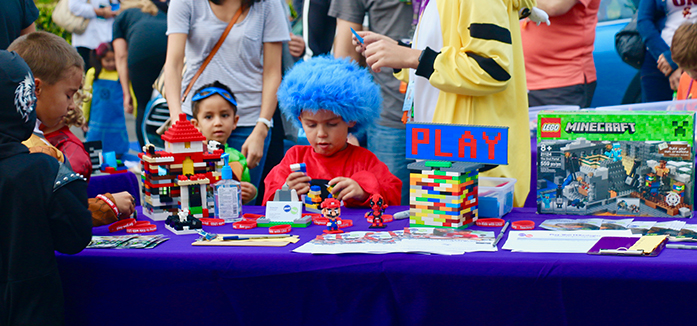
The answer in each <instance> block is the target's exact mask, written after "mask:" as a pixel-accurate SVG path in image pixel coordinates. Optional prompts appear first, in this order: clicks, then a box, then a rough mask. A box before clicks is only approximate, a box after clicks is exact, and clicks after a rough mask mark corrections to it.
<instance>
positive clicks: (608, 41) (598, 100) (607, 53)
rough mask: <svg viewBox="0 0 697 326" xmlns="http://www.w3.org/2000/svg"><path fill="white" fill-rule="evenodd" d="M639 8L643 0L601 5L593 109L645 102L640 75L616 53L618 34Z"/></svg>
mask: <svg viewBox="0 0 697 326" xmlns="http://www.w3.org/2000/svg"><path fill="white" fill-rule="evenodd" d="M638 5H639V0H601V1H600V9H599V10H598V25H597V27H596V28H595V44H594V46H595V47H594V49H593V60H594V61H595V70H596V75H597V77H598V85H597V87H596V89H595V94H594V95H593V101H592V102H591V107H600V106H609V105H619V104H629V103H639V102H641V84H640V80H639V71H638V70H637V69H634V68H633V67H631V66H630V65H628V64H626V63H624V62H623V61H622V59H620V56H619V55H618V54H617V51H615V34H616V33H617V32H619V31H620V30H621V29H622V28H624V26H625V25H627V23H629V20H630V19H631V17H632V15H634V13H635V12H636V9H637V7H638Z"/></svg>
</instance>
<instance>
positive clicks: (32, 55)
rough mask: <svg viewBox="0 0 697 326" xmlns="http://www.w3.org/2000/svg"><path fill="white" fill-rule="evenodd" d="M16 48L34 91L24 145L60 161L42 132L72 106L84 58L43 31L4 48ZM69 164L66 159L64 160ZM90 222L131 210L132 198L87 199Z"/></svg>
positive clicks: (101, 222) (114, 217)
mask: <svg viewBox="0 0 697 326" xmlns="http://www.w3.org/2000/svg"><path fill="white" fill-rule="evenodd" d="M7 50H8V51H14V52H16V53H17V54H18V55H19V56H20V57H22V59H24V61H25V62H26V64H27V65H28V66H29V68H30V69H31V71H32V74H33V75H34V77H33V78H34V84H35V92H36V110H35V111H36V117H37V119H36V121H37V123H36V126H35V128H34V132H33V134H32V135H31V137H30V138H29V139H27V140H26V141H24V142H23V143H24V145H25V146H27V147H28V148H29V151H30V152H32V153H36V152H40V153H45V154H49V155H51V156H53V157H55V158H57V159H58V161H59V162H64V161H65V157H64V156H63V153H61V151H60V150H58V149H56V148H55V147H53V145H51V144H50V143H49V142H48V141H47V140H46V139H45V138H44V136H43V131H42V130H45V129H55V128H56V127H57V126H59V125H60V124H61V123H62V122H63V119H64V118H65V117H66V115H67V114H68V111H69V110H71V109H73V110H74V109H76V106H75V102H74V101H73V96H74V95H75V93H77V91H78V89H79V88H80V86H81V85H82V71H83V65H84V62H83V61H82V57H80V55H79V54H78V53H77V51H76V50H75V48H74V47H72V46H71V45H70V44H68V42H66V41H65V40H64V39H62V38H60V37H59V36H57V35H54V34H51V33H47V32H33V33H30V34H27V35H24V36H21V37H19V38H18V39H16V40H15V41H14V42H12V44H10V46H9V47H8V48H7ZM66 165H67V166H68V168H70V162H69V161H66ZM89 209H90V211H91V212H92V222H93V225H94V226H100V225H106V224H110V223H113V222H115V221H117V220H118V219H120V218H122V217H128V216H130V215H131V214H133V212H134V211H135V200H134V199H133V196H131V194H129V193H128V192H126V191H124V192H120V193H116V194H109V193H107V194H102V195H98V196H97V197H96V198H90V199H89Z"/></svg>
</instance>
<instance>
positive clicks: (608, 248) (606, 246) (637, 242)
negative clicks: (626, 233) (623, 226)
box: [588, 235, 668, 257]
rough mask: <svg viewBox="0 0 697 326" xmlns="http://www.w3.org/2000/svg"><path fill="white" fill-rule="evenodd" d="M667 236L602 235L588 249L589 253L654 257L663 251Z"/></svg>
mask: <svg viewBox="0 0 697 326" xmlns="http://www.w3.org/2000/svg"><path fill="white" fill-rule="evenodd" d="M667 242H668V237H667V236H665V235H661V236H642V237H639V238H635V237H602V238H600V240H598V242H597V243H596V244H595V245H594V246H593V248H591V249H590V250H588V254H589V255H610V256H641V257H656V256H658V254H660V253H661V251H663V249H665V247H666V243H667Z"/></svg>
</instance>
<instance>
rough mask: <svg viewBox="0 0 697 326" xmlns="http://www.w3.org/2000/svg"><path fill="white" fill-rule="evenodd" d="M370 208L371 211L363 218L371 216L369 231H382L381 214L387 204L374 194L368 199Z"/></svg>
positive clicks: (383, 225) (383, 224)
mask: <svg viewBox="0 0 697 326" xmlns="http://www.w3.org/2000/svg"><path fill="white" fill-rule="evenodd" d="M370 208H371V209H372V211H370V212H367V213H365V218H368V217H370V216H371V215H372V216H373V224H372V225H371V226H370V228H371V229H376V228H378V229H382V228H384V227H385V223H384V220H383V213H384V212H385V208H387V203H385V200H384V199H383V198H382V196H380V195H379V194H374V195H373V196H371V197H370Z"/></svg>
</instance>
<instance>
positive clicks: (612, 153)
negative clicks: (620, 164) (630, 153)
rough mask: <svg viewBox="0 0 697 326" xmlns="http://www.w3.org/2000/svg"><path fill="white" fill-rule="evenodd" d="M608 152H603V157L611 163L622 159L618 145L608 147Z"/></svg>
mask: <svg viewBox="0 0 697 326" xmlns="http://www.w3.org/2000/svg"><path fill="white" fill-rule="evenodd" d="M608 147H609V148H608V151H607V152H605V156H607V157H608V158H610V159H612V161H613V162H617V161H619V160H621V159H622V148H620V143H613V144H612V147H610V145H608Z"/></svg>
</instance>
